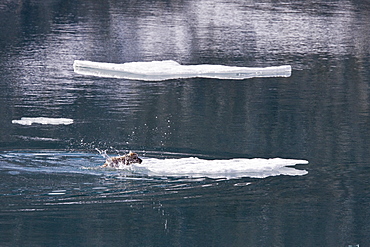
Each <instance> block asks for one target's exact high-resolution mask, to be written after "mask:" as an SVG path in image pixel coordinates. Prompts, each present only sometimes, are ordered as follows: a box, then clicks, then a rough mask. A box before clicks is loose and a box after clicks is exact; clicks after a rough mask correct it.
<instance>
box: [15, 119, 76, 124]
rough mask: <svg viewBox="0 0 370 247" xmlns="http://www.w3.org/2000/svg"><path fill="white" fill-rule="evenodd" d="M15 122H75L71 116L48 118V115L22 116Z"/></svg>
mask: <svg viewBox="0 0 370 247" xmlns="http://www.w3.org/2000/svg"><path fill="white" fill-rule="evenodd" d="M12 123H14V124H21V125H31V124H33V123H38V124H51V125H62V124H63V125H68V124H72V123H73V119H69V118H48V117H22V118H21V119H20V120H12Z"/></svg>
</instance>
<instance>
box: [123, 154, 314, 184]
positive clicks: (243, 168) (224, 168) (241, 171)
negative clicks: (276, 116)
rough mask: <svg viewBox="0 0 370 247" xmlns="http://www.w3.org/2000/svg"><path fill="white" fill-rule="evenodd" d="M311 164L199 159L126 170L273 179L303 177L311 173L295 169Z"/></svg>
mask: <svg viewBox="0 0 370 247" xmlns="http://www.w3.org/2000/svg"><path fill="white" fill-rule="evenodd" d="M297 164H308V161H307V160H296V159H282V158H272V159H262V158H254V159H246V158H237V159H228V160H205V159H200V158H195V157H189V158H179V159H157V158H144V159H143V162H142V163H141V164H133V165H132V166H123V167H122V169H130V170H131V171H133V172H135V173H139V174H146V175H149V176H168V177H192V178H198V177H208V178H215V179H216V178H228V179H231V178H241V177H251V178H265V177H270V176H278V175H287V176H302V175H305V174H307V173H308V172H307V171H306V170H303V169H296V168H294V167H292V166H295V165H297Z"/></svg>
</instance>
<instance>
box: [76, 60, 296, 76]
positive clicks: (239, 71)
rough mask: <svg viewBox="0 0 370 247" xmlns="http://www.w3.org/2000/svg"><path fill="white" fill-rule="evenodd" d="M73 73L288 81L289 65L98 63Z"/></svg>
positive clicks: (78, 67)
mask: <svg viewBox="0 0 370 247" xmlns="http://www.w3.org/2000/svg"><path fill="white" fill-rule="evenodd" d="M73 68H74V71H75V72H76V73H78V74H82V75H91V76H99V77H110V78H125V79H131V80H143V81H163V80H170V79H179V78H194V77H202V78H216V79H233V80H242V79H247V78H253V77H289V76H290V75H291V72H292V68H291V66H290V65H283V66H274V67H264V68H260V67H254V68H252V67H236V66H225V65H210V64H200V65H181V64H179V63H177V62H175V61H173V60H165V61H152V62H131V63H123V64H116V63H100V62H91V61H82V60H75V61H74V63H73Z"/></svg>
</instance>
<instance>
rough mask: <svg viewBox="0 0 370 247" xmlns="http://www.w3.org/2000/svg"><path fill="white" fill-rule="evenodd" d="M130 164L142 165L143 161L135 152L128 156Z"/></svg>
mask: <svg viewBox="0 0 370 247" xmlns="http://www.w3.org/2000/svg"><path fill="white" fill-rule="evenodd" d="M127 156H128V158H129V159H128V164H131V163H139V164H141V162H142V159H140V158H139V156H138V155H137V153H133V152H130V153H129V154H128V155H127Z"/></svg>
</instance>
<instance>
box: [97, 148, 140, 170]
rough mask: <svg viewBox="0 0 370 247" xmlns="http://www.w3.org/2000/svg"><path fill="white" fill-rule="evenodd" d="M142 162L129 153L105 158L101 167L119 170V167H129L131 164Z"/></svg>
mask: <svg viewBox="0 0 370 247" xmlns="http://www.w3.org/2000/svg"><path fill="white" fill-rule="evenodd" d="M141 162H142V160H141V159H140V158H139V156H138V155H137V153H133V152H130V153H128V154H125V155H123V156H118V157H112V158H107V160H106V161H105V163H104V165H103V166H102V167H112V168H120V166H121V165H131V164H133V163H139V164H140V163H141Z"/></svg>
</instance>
